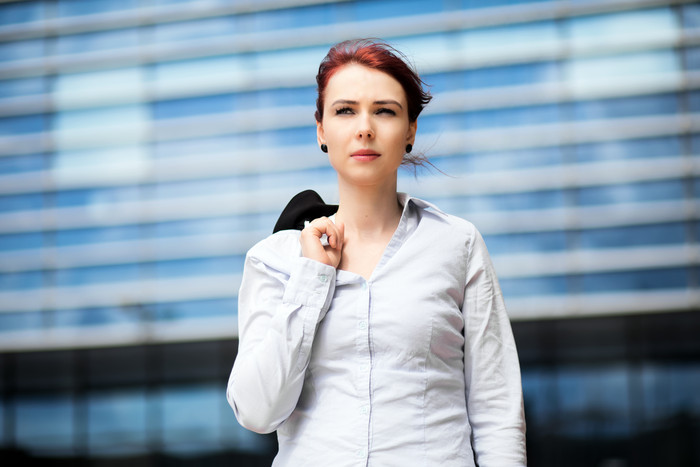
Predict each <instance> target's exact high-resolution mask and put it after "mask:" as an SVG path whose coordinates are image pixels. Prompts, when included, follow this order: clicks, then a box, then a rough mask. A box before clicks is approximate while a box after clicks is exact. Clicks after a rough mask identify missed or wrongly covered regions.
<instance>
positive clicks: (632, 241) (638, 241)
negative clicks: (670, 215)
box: [578, 223, 686, 248]
mask: <svg viewBox="0 0 700 467" xmlns="http://www.w3.org/2000/svg"><path fill="white" fill-rule="evenodd" d="M685 231H686V226H685V224H681V223H675V224H657V225H638V226H632V227H615V228H608V229H592V230H582V231H580V232H579V233H578V242H579V246H580V247H582V248H621V247H622V248H624V247H635V246H640V245H668V244H683V243H685V241H686V239H685V236H686V234H685Z"/></svg>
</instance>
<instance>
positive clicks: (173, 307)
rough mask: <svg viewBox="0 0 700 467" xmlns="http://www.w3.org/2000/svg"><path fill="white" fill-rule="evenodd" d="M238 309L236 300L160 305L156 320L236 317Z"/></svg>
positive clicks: (157, 308) (157, 309)
mask: <svg viewBox="0 0 700 467" xmlns="http://www.w3.org/2000/svg"><path fill="white" fill-rule="evenodd" d="M239 272H242V271H239ZM237 309H238V304H237V299H236V298H228V299H223V300H196V301H189V302H172V303H160V304H158V305H157V307H156V312H155V317H154V318H155V319H157V320H164V321H171V320H186V319H202V318H208V317H212V316H218V317H226V316H228V317H234V316H236V314H237Z"/></svg>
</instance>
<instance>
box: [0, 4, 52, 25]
mask: <svg viewBox="0 0 700 467" xmlns="http://www.w3.org/2000/svg"><path fill="white" fill-rule="evenodd" d="M44 15H45V13H44V2H43V1H28V2H27V1H25V2H11V3H4V4H1V5H0V25H2V26H4V25H8V24H17V23H29V22H32V21H40V20H42V19H44Z"/></svg>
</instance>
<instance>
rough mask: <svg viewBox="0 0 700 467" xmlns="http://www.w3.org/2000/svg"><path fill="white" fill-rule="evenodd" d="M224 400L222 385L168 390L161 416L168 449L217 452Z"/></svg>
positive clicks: (163, 392)
mask: <svg viewBox="0 0 700 467" xmlns="http://www.w3.org/2000/svg"><path fill="white" fill-rule="evenodd" d="M221 399H222V396H221V386H220V384H206V385H192V386H181V387H166V388H164V389H163V391H162V394H161V413H162V414H163V418H162V420H163V426H162V429H163V431H162V435H163V444H164V445H165V446H164V447H165V450H166V451H170V452H183V453H184V452H201V451H209V450H215V449H217V448H218V442H219V437H220V436H221V417H220V405H219V403H220V401H221Z"/></svg>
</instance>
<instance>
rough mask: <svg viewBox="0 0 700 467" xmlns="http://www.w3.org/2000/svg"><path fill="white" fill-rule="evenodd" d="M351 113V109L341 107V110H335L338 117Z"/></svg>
mask: <svg viewBox="0 0 700 467" xmlns="http://www.w3.org/2000/svg"><path fill="white" fill-rule="evenodd" d="M351 113H352V109H351V108H350V107H341V108H339V109H335V114H336V115H349V114H351Z"/></svg>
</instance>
